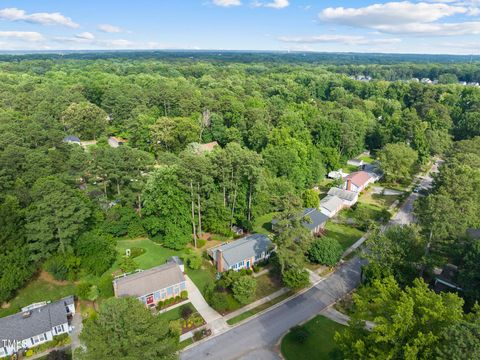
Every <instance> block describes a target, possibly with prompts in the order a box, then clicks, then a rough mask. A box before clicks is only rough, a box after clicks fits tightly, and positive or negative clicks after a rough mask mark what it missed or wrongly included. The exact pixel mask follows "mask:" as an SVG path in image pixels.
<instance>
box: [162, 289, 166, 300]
mask: <svg viewBox="0 0 480 360" xmlns="http://www.w3.org/2000/svg"><path fill="white" fill-rule="evenodd" d="M166 297H167V292H166V291H165V290H162V299H165V298H166Z"/></svg>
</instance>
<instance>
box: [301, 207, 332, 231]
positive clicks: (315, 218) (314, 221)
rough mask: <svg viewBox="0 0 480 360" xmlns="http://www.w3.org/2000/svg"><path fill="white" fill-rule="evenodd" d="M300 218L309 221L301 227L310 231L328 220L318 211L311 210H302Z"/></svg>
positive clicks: (304, 222)
mask: <svg viewBox="0 0 480 360" xmlns="http://www.w3.org/2000/svg"><path fill="white" fill-rule="evenodd" d="M302 218H307V219H310V221H309V222H307V221H303V222H302V224H303V226H305V227H306V228H307V229H308V230H310V231H311V230H314V229H316V228H317V227H318V226H320V225H323V224H325V223H326V222H327V220H328V219H329V217H328V216H327V215H325V214H324V213H322V212H321V211H320V210H318V209H312V208H306V209H304V210H303V212H302Z"/></svg>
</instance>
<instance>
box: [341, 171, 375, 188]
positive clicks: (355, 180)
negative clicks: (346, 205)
mask: <svg viewBox="0 0 480 360" xmlns="http://www.w3.org/2000/svg"><path fill="white" fill-rule="evenodd" d="M370 178H371V176H370V174H369V173H367V172H366V171H355V172H353V173H351V174H350V175H348V176H347V177H345V180H351V181H352V184H354V185H356V186H358V187H361V186H364V185H365V184H366V183H367V182H368V180H370Z"/></svg>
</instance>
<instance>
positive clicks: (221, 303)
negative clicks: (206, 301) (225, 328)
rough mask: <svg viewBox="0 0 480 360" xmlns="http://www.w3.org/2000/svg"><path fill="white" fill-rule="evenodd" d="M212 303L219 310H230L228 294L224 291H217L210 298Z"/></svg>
mask: <svg viewBox="0 0 480 360" xmlns="http://www.w3.org/2000/svg"><path fill="white" fill-rule="evenodd" d="M210 305H211V306H212V307H213V308H214V309H215V310H217V311H219V312H224V311H226V310H228V300H227V294H226V293H224V292H221V293H215V294H214V296H213V297H212V298H210Z"/></svg>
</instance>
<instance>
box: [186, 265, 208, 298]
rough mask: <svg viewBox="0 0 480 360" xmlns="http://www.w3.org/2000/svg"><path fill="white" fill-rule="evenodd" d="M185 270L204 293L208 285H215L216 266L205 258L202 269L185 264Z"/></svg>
mask: <svg viewBox="0 0 480 360" xmlns="http://www.w3.org/2000/svg"><path fill="white" fill-rule="evenodd" d="M185 272H186V273H187V275H188V276H189V277H190V279H192V281H193V282H194V283H195V285H196V286H197V287H198V289H199V290H200V291H201V292H202V294H203V293H204V290H205V288H206V287H207V286H214V285H215V268H214V267H213V266H212V265H211V264H210V263H209V262H208V261H207V260H205V259H204V260H203V263H202V266H201V267H200V269H198V270H192V269H190V268H189V267H188V266H185Z"/></svg>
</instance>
